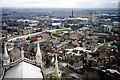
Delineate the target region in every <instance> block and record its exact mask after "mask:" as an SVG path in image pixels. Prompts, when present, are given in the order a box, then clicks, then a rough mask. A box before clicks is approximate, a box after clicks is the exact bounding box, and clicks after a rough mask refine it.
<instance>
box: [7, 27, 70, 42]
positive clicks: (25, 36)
mask: <svg viewBox="0 0 120 80" xmlns="http://www.w3.org/2000/svg"><path fill="white" fill-rule="evenodd" d="M60 30H71V28H65V29H55V30H45V31H42V32H37V33H32V34H28V35H23V36H18V37H15V38H12V39H9V40H8V42H9V41H12V40H16V39H18V38H28V36H33V35H38V34H41V33H43V32H54V31H60Z"/></svg>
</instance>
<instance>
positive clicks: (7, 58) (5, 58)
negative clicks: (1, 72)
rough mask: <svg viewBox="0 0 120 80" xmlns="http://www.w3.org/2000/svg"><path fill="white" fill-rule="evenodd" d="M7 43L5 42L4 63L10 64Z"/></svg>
mask: <svg viewBox="0 0 120 80" xmlns="http://www.w3.org/2000/svg"><path fill="white" fill-rule="evenodd" d="M6 45H7V43H6V42H4V54H3V61H4V63H3V65H9V63H10V57H9V55H8V51H7V47H6Z"/></svg>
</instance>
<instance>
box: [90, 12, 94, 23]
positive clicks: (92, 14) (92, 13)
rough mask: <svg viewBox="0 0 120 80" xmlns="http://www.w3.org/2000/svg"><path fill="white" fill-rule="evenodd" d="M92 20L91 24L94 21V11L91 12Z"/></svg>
mask: <svg viewBox="0 0 120 80" xmlns="http://www.w3.org/2000/svg"><path fill="white" fill-rule="evenodd" d="M90 22H91V24H93V23H94V11H91V12H90Z"/></svg>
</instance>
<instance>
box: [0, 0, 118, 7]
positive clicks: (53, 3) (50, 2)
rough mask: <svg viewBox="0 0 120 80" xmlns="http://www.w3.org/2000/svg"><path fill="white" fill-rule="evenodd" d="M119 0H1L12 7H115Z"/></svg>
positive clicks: (3, 4)
mask: <svg viewBox="0 0 120 80" xmlns="http://www.w3.org/2000/svg"><path fill="white" fill-rule="evenodd" d="M118 1H119V0H2V1H1V4H2V7H14V8H117V7H118Z"/></svg>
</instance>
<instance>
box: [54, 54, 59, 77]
mask: <svg viewBox="0 0 120 80" xmlns="http://www.w3.org/2000/svg"><path fill="white" fill-rule="evenodd" d="M55 73H56V75H57V77H58V78H59V69H58V59H57V53H56V57H55Z"/></svg>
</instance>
